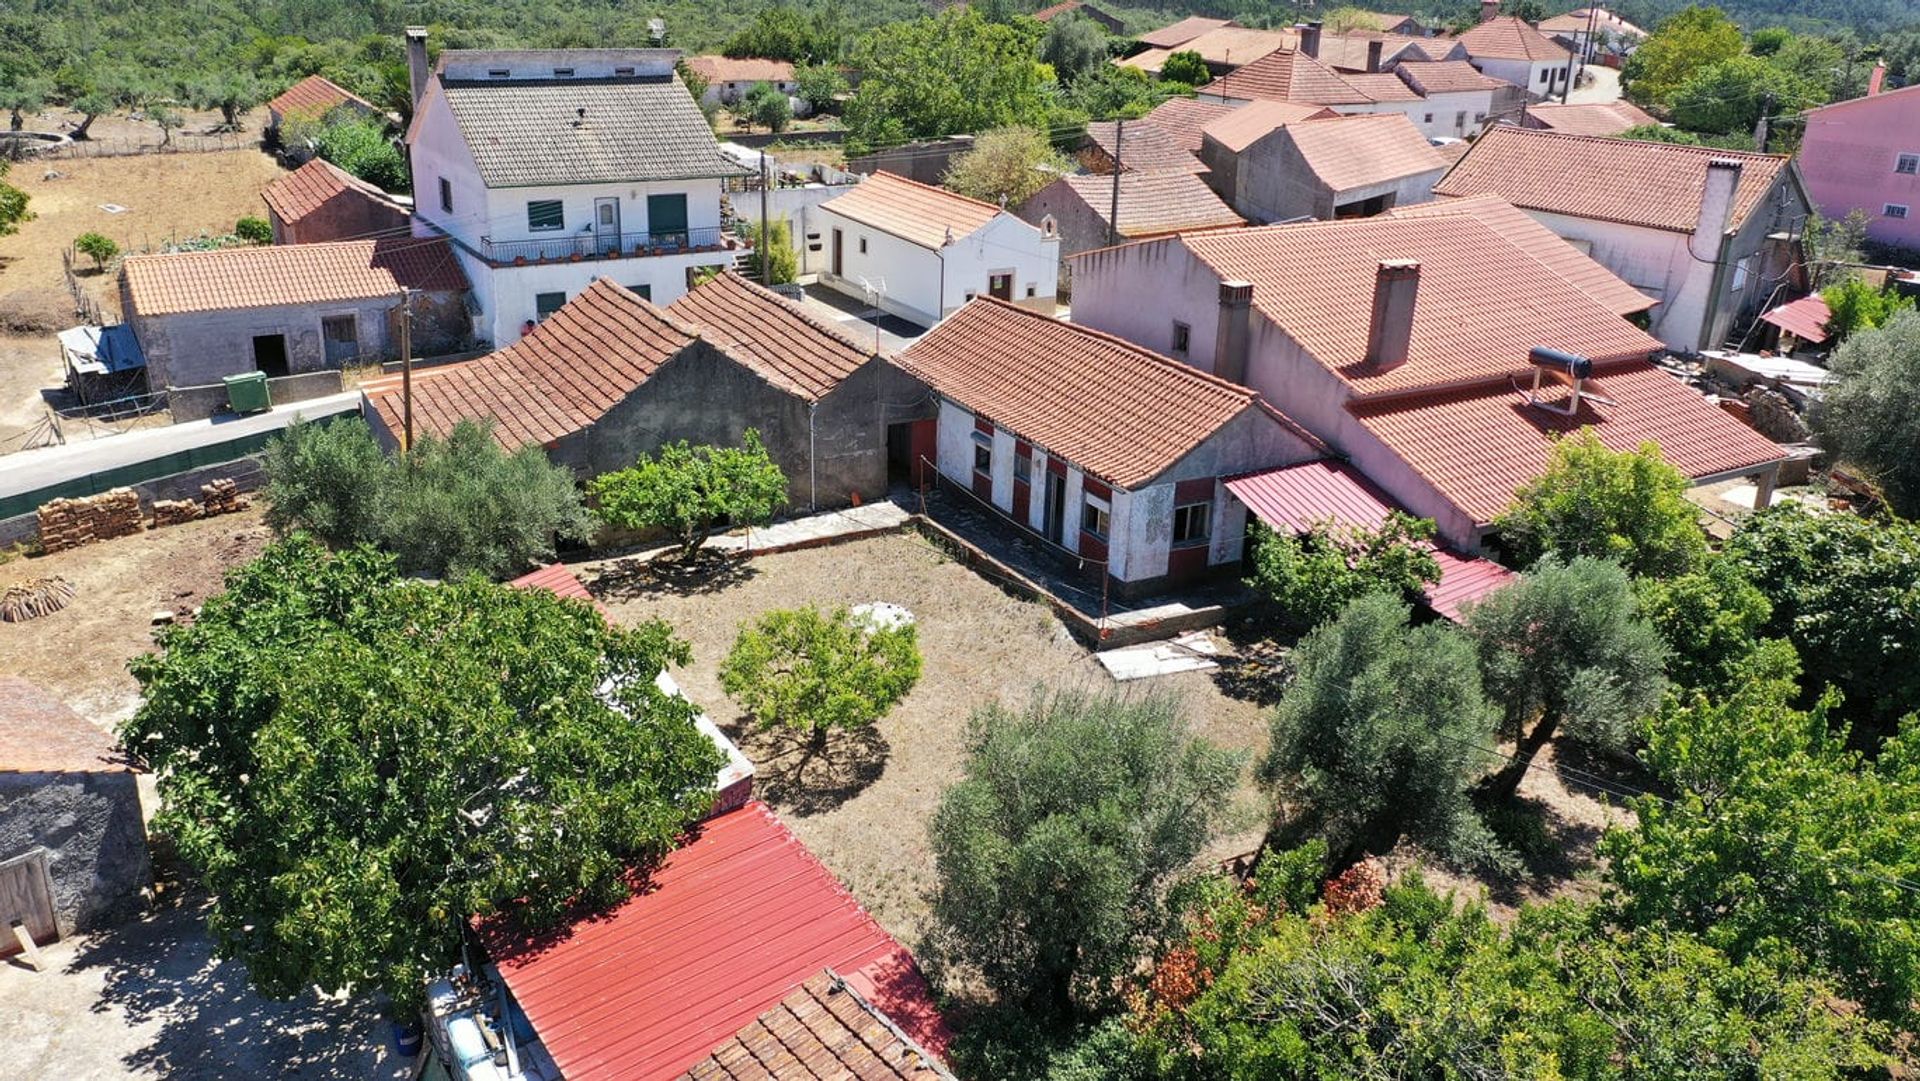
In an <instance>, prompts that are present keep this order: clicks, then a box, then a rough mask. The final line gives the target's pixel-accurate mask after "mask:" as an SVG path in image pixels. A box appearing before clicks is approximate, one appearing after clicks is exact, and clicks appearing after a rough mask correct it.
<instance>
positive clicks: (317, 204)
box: [260, 158, 399, 223]
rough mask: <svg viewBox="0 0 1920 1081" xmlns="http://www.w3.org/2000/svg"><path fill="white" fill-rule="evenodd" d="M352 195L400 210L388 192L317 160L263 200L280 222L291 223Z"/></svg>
mask: <svg viewBox="0 0 1920 1081" xmlns="http://www.w3.org/2000/svg"><path fill="white" fill-rule="evenodd" d="M349 192H351V193H353V197H354V198H368V199H377V200H379V201H380V202H382V203H384V204H386V205H387V206H390V207H395V208H398V206H399V204H398V203H395V202H394V201H393V197H392V196H390V195H388V194H387V193H386V192H384V191H381V190H380V189H379V188H377V187H375V186H374V185H372V184H369V183H367V182H366V181H364V180H362V179H360V178H359V177H357V176H354V175H353V174H352V173H349V172H347V171H346V170H345V169H342V168H340V167H339V166H337V165H335V164H333V163H332V162H330V161H328V160H326V159H325V158H314V159H313V160H311V161H309V162H307V163H306V164H305V165H302V166H301V167H300V168H298V169H295V170H294V171H293V172H291V173H288V174H287V175H285V176H283V177H281V178H280V179H278V180H276V181H274V182H273V183H271V184H269V185H267V188H266V190H265V191H263V192H261V193H260V197H261V198H262V199H265V200H266V202H267V207H268V208H269V209H271V210H272V211H273V212H274V214H275V215H276V216H278V217H279V219H280V220H281V221H283V222H289V223H291V222H297V221H299V220H300V219H301V218H304V217H306V216H307V215H308V214H311V213H313V212H314V211H316V210H318V209H320V208H321V207H322V206H325V205H326V204H327V203H328V202H330V201H331V200H333V199H334V198H335V197H336V196H340V195H344V194H347V193H349Z"/></svg>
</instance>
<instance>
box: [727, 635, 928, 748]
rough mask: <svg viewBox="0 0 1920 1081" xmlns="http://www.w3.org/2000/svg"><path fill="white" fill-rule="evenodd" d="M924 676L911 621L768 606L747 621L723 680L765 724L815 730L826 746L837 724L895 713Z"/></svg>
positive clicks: (853, 724) (818, 744)
mask: <svg viewBox="0 0 1920 1081" xmlns="http://www.w3.org/2000/svg"><path fill="white" fill-rule="evenodd" d="M919 680H920V647H919V635H918V633H917V632H916V631H915V630H914V626H913V624H911V623H905V624H899V625H883V624H881V623H879V622H877V621H875V620H873V619H872V618H871V617H866V616H857V615H853V614H851V613H849V612H848V611H847V610H846V609H845V608H836V609H834V610H833V611H831V612H822V611H820V610H819V609H818V608H814V607H812V606H811V605H809V606H807V607H805V608H792V609H782V610H777V611H773V612H768V613H767V614H766V615H764V616H761V617H760V618H759V619H758V620H757V621H755V622H754V623H753V624H752V625H751V626H743V627H741V629H740V636H739V637H738V638H736V639H735V640H734V643H733V649H732V651H731V652H729V653H728V654H727V659H726V660H725V661H724V662H723V663H722V664H721V665H720V686H721V687H722V688H723V689H724V690H725V691H726V692H727V693H728V694H730V695H732V696H733V698H734V700H735V701H737V702H739V703H740V707H741V709H743V710H745V711H746V713H747V714H748V715H749V716H750V717H752V718H753V721H754V723H755V724H756V725H757V726H759V727H761V728H772V727H774V726H776V725H784V726H786V727H788V728H794V729H798V730H799V731H802V732H805V733H807V734H808V735H809V736H810V737H811V740H812V744H813V748H814V749H815V750H816V751H818V750H824V749H825V747H826V745H827V737H828V735H830V734H831V733H832V732H833V731H834V730H835V729H839V728H860V727H864V726H866V725H870V724H872V723H873V722H875V721H877V720H879V719H880V718H882V717H884V716H886V715H887V712H888V711H889V710H891V709H892V708H893V707H894V706H895V705H896V704H898V703H899V701H900V700H901V699H902V698H905V697H906V695H907V692H908V691H910V690H912V689H913V685H914V684H915V683H917V682H919Z"/></svg>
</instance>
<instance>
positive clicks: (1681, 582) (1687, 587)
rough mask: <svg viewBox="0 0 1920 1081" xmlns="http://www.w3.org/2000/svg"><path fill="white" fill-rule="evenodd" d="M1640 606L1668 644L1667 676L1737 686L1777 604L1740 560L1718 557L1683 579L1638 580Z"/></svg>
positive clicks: (1707, 687)
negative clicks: (1741, 565) (1760, 588)
mask: <svg viewBox="0 0 1920 1081" xmlns="http://www.w3.org/2000/svg"><path fill="white" fill-rule="evenodd" d="M1633 585H1634V591H1635V593H1636V594H1637V595H1638V597H1639V604H1640V611H1641V613H1642V614H1643V615H1645V616H1646V617H1647V620H1648V622H1650V623H1652V624H1653V626H1654V629H1655V630H1658V631H1659V632H1660V639H1661V641H1663V642H1665V643H1666V644H1667V650H1668V653H1669V656H1668V659H1667V678H1668V679H1670V680H1672V681H1673V682H1674V683H1675V684H1677V685H1679V686H1680V687H1686V688H1696V689H1699V690H1704V691H1712V692H1717V691H1721V690H1725V689H1728V688H1731V687H1732V686H1733V685H1734V683H1735V682H1736V681H1737V680H1739V679H1740V678H1741V677H1740V672H1741V671H1742V670H1743V668H1744V667H1745V665H1746V662H1747V660H1748V658H1750V657H1751V656H1752V655H1753V652H1754V650H1756V649H1758V648H1759V647H1760V642H1761V638H1760V632H1761V629H1762V628H1763V627H1765V626H1766V624H1767V619H1768V617H1769V616H1771V615H1772V614H1773V605H1772V603H1770V602H1769V601H1768V600H1767V595H1766V594H1765V593H1762V592H1760V590H1759V589H1758V588H1757V587H1755V586H1754V584H1753V583H1752V582H1749V581H1747V577H1746V574H1745V573H1744V572H1743V571H1742V570H1741V569H1740V566H1739V564H1737V563H1735V562H1733V561H1732V560H1729V559H1721V558H1719V557H1713V558H1710V559H1708V560H1707V561H1706V562H1705V564H1704V565H1703V566H1702V567H1701V568H1700V569H1699V570H1696V571H1691V572H1689V573H1687V574H1683V575H1680V576H1679V577H1677V578H1640V579H1636V580H1635V581H1634V583H1633Z"/></svg>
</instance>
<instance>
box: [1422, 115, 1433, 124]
mask: <svg viewBox="0 0 1920 1081" xmlns="http://www.w3.org/2000/svg"><path fill="white" fill-rule="evenodd" d="M1420 122H1421V123H1422V124H1431V123H1433V114H1432V113H1427V114H1425V117H1424V119H1422V120H1421V121H1420Z"/></svg>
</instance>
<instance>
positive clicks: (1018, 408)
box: [900, 234, 1311, 488]
mask: <svg viewBox="0 0 1920 1081" xmlns="http://www.w3.org/2000/svg"><path fill="white" fill-rule="evenodd" d="M1203 235H1204V234H1203ZM900 366H901V367H902V368H905V369H906V370H907V371H909V372H911V373H913V374H914V375H917V376H919V377H920V378H921V379H922V380H924V381H926V383H927V384H928V385H929V386H931V387H933V389H934V390H936V391H938V392H940V393H941V394H943V395H945V396H946V397H948V398H951V399H953V400H954V401H955V402H958V403H959V404H961V405H962V406H965V407H966V408H968V409H971V410H973V411H974V412H976V413H978V414H980V415H981V416H984V417H987V418H989V419H991V420H992V421H993V422H994V423H996V424H1000V425H1004V426H1005V427H1007V428H1009V429H1011V430H1013V431H1015V432H1018V433H1019V434H1020V436H1021V438H1023V439H1029V440H1032V441H1033V442H1035V443H1037V444H1039V445H1041V446H1043V447H1046V448H1047V449H1048V450H1049V451H1052V452H1054V453H1057V454H1059V455H1061V456H1062V457H1064V458H1066V459H1067V460H1068V461H1070V462H1073V463H1074V464H1075V465H1077V466H1079V467H1080V468H1082V469H1084V470H1086V471H1087V472H1089V473H1092V474H1093V475H1095V476H1097V477H1100V478H1103V479H1105V480H1107V481H1108V482H1110V483H1112V484H1115V485H1118V486H1119V487H1121V488H1133V487H1137V486H1139V485H1142V484H1145V483H1147V482H1148V481H1151V480H1153V478H1155V477H1157V476H1159V475H1160V474H1161V473H1163V472H1165V471H1166V470H1167V469H1168V467H1170V466H1172V465H1173V464H1174V463H1176V462H1178V461H1179V460H1180V459H1181V458H1183V457H1185V456H1186V454H1187V453H1188V452H1189V451H1191V450H1193V449H1194V448H1195V447H1197V446H1199V445H1200V444H1201V443H1202V442H1204V441H1205V440H1206V439H1207V438H1208V437H1210V436H1212V435H1213V434H1214V433H1215V432H1217V431H1219V430H1220V429H1221V428H1222V427H1224V426H1225V425H1226V424H1227V423H1228V422H1230V421H1232V420H1234V419H1235V418H1237V417H1239V416H1240V415H1241V414H1243V413H1245V412H1247V411H1248V410H1250V409H1261V410H1266V409H1267V407H1266V406H1265V405H1264V403H1262V402H1261V400H1260V397H1259V395H1257V394H1255V393H1254V392H1253V391H1251V390H1248V389H1247V388H1246V387H1242V386H1238V385H1236V384H1233V383H1229V382H1226V381H1225V380H1222V379H1216V378H1214V377H1213V376H1211V375H1208V374H1206V373H1205V372H1202V371H1200V370H1199V369H1197V368H1192V367H1189V366H1187V365H1185V364H1182V363H1180V362H1179V361H1176V360H1173V359H1171V358H1168V357H1163V356H1161V355H1160V354H1158V353H1154V352H1150V351H1148V350H1146V349H1142V348H1140V347H1139V346H1137V345H1134V344H1133V343H1131V342H1127V341H1122V340H1121V339H1119V338H1115V337H1113V336H1111V335H1108V334H1102V333H1101V332H1099V331H1097V330H1089V329H1088V328H1086V327H1082V326H1075V325H1074V324H1072V323H1063V322H1061V321H1060V320H1058V319H1054V318H1053V317H1051V316H1046V315H1041V314H1039V313H1037V312H1031V311H1028V310H1026V309H1025V308H1020V307H1017V306H1015V305H1012V304H1008V303H1006V302H1004V301H1000V300H995V299H992V298H980V299H976V300H974V301H972V302H971V303H969V304H967V306H966V307H964V308H961V309H960V310H959V311H958V312H955V313H954V314H953V315H950V316H948V317H947V318H946V319H945V320H944V321H943V322H941V323H939V324H938V325H936V326H935V327H934V328H933V329H932V330H930V331H928V332H927V334H926V335H925V336H924V337H922V338H921V339H920V340H919V341H917V342H915V343H913V345H911V346H909V347H908V348H907V351H906V352H904V353H902V354H901V355H900ZM1273 413H1274V415H1275V416H1276V417H1277V418H1279V419H1280V420H1281V421H1282V422H1283V423H1285V424H1287V425H1288V426H1289V427H1292V428H1293V429H1294V430H1295V431H1296V432H1298V431H1300V429H1299V428H1298V426H1297V425H1293V423H1292V422H1291V421H1288V420H1286V419H1285V418H1284V417H1280V415H1279V414H1278V412H1277V411H1273ZM1306 438H1308V439H1311V437H1306Z"/></svg>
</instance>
